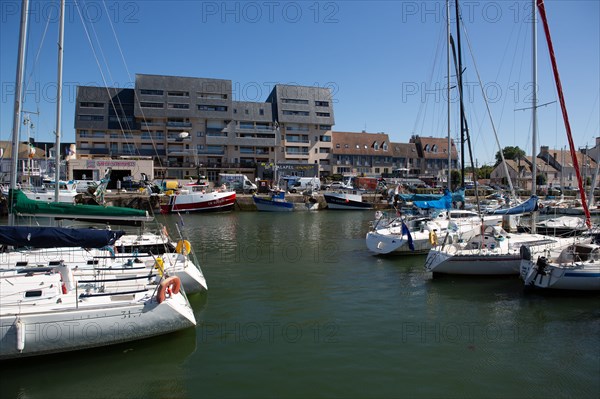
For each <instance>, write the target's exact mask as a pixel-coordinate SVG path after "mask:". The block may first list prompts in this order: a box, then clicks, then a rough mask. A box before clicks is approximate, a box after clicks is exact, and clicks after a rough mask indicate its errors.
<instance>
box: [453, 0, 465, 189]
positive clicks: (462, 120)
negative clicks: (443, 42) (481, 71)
mask: <svg viewBox="0 0 600 399" xmlns="http://www.w3.org/2000/svg"><path fill="white" fill-rule="evenodd" d="M455 6H456V7H455V12H456V45H457V46H458V68H457V69H458V74H457V79H458V95H459V99H460V167H461V182H462V186H463V187H464V186H465V117H464V115H465V114H464V112H465V111H464V106H463V92H462V55H461V50H460V49H461V47H460V11H459V6H458V0H456V1H455Z"/></svg>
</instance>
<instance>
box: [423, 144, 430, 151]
mask: <svg viewBox="0 0 600 399" xmlns="http://www.w3.org/2000/svg"><path fill="white" fill-rule="evenodd" d="M423 151H425V152H429V144H425V148H423Z"/></svg>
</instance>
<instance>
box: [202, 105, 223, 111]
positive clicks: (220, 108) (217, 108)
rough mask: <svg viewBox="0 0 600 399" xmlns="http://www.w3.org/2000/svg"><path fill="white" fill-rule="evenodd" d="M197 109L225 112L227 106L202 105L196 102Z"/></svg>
mask: <svg viewBox="0 0 600 399" xmlns="http://www.w3.org/2000/svg"><path fill="white" fill-rule="evenodd" d="M198 111H213V112H214V111H216V112H227V107H225V106H223V105H204V104H198Z"/></svg>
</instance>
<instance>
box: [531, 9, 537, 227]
mask: <svg viewBox="0 0 600 399" xmlns="http://www.w3.org/2000/svg"><path fill="white" fill-rule="evenodd" d="M535 2H536V0H532V7H531V18H532V20H531V22H532V23H531V26H532V42H533V46H532V48H533V51H532V59H533V61H532V71H531V72H532V80H533V93H532V101H533V105H532V106H533V108H532V118H533V120H532V122H531V126H532V133H531V136H532V139H531V142H532V144H531V146H532V148H531V163H532V165H531V174H532V178H533V179H532V183H531V195H535V194H536V193H537V164H536V156H537V18H536V12H535V10H536V4H535ZM536 216H537V214H536V212H535V211H534V212H532V213H531V232H532V233H535V232H536V229H535V222H536Z"/></svg>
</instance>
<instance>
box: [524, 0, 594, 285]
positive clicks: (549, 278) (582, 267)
mask: <svg viewBox="0 0 600 399" xmlns="http://www.w3.org/2000/svg"><path fill="white" fill-rule="evenodd" d="M537 8H538V10H539V12H540V17H541V20H542V22H543V26H544V32H545V34H546V41H547V43H548V49H549V52H550V59H551V61H552V67H553V71H554V80H555V83H556V87H557V92H558V97H559V100H560V105H561V108H562V114H563V120H564V124H565V130H566V132H567V139H568V141H569V149H570V151H571V158H572V159H573V166H574V168H575V174H576V176H577V182H578V185H579V193H580V195H581V202H582V205H583V210H584V213H585V222H586V225H587V227H588V228H591V217H590V212H589V209H588V204H587V202H586V200H585V190H584V189H583V184H582V178H581V173H580V170H579V164H578V161H577V157H576V156H575V154H576V149H575V146H574V144H573V138H572V135H571V126H570V123H569V117H568V114H567V109H566V105H565V100H564V95H563V92H562V85H561V83H560V77H559V75H558V67H557V64H556V57H555V56H554V54H555V53H554V49H553V45H552V40H551V38H550V29H549V26H548V19H547V17H546V9H545V6H544V2H543V0H537ZM534 9H535V8H534ZM534 19H535V18H534ZM522 252H523V256H522V260H521V277H522V278H523V281H524V283H525V286H526V287H533V288H540V289H554V290H574V291H600V248H599V246H598V244H595V243H586V244H572V245H568V246H563V247H561V248H557V249H556V250H554V251H551V252H547V253H544V254H541V255H536V254H533V255H532V254H531V252H530V251H528V250H527V248H526V247H524V248H523V251H522Z"/></svg>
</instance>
